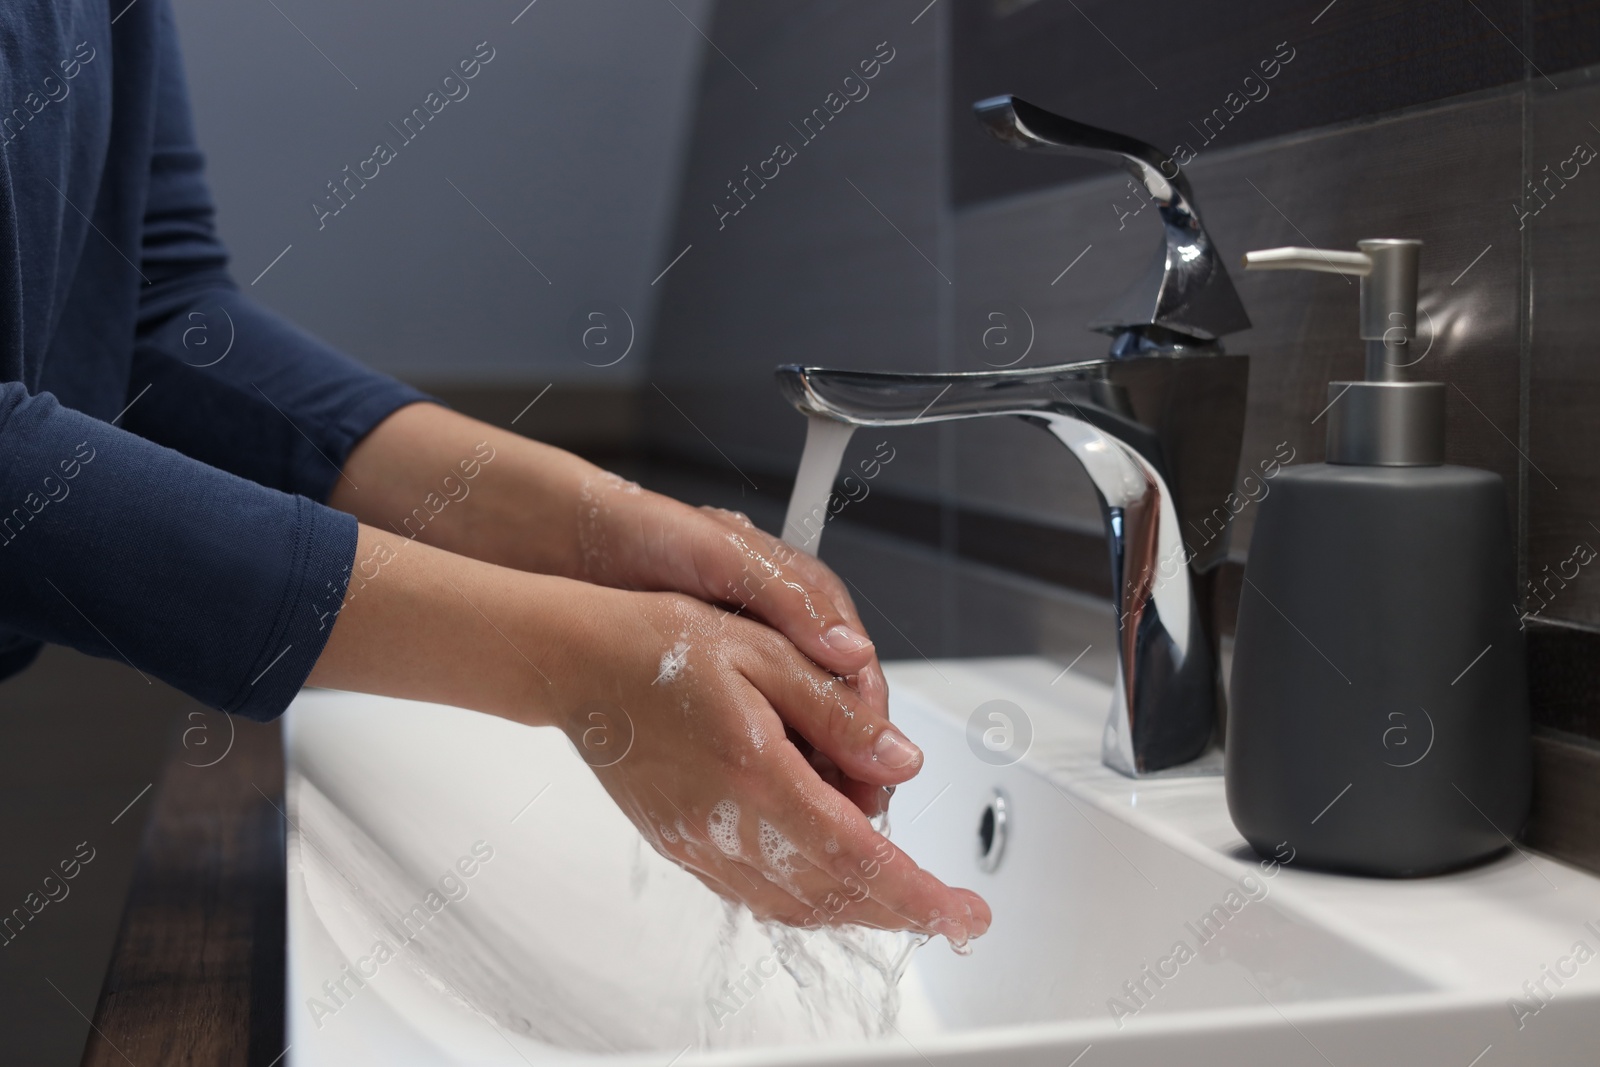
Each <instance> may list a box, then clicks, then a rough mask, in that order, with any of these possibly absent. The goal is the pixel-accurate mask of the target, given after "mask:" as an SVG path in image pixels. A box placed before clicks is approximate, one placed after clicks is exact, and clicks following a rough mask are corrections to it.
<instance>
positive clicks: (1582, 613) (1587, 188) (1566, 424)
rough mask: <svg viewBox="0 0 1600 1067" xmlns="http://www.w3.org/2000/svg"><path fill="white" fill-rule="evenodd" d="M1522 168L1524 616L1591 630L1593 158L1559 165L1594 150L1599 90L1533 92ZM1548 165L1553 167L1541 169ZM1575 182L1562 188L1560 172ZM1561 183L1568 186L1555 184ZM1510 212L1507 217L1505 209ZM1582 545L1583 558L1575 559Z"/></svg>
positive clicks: (1596, 193)
mask: <svg viewBox="0 0 1600 1067" xmlns="http://www.w3.org/2000/svg"><path fill="white" fill-rule="evenodd" d="M1530 114H1531V119H1532V123H1531V125H1532V129H1531V137H1530V151H1529V159H1530V167H1529V169H1530V170H1531V171H1532V172H1533V173H1534V174H1535V175H1537V176H1538V177H1539V178H1540V179H1541V180H1545V179H1547V178H1548V177H1549V175H1550V174H1555V175H1556V180H1554V181H1551V182H1550V185H1549V187H1548V190H1546V189H1545V188H1544V187H1543V186H1542V185H1541V194H1542V195H1543V196H1544V197H1545V198H1546V199H1547V201H1548V202H1547V203H1546V204H1544V206H1542V207H1541V206H1540V201H1538V200H1535V199H1533V197H1532V196H1531V195H1530V197H1529V201H1528V204H1527V209H1537V211H1538V213H1537V214H1535V215H1532V216H1531V217H1530V218H1529V220H1528V223H1529V231H1530V235H1531V257H1530V263H1531V270H1532V289H1533V294H1534V304H1533V322H1532V334H1531V378H1530V383H1529V397H1528V403H1529V409H1528V458H1529V461H1530V463H1532V464H1533V465H1534V469H1532V470H1530V471H1529V474H1528V567H1527V578H1528V580H1529V582H1530V583H1531V584H1532V586H1533V589H1532V590H1531V591H1529V595H1528V600H1527V605H1528V607H1527V610H1529V611H1531V612H1536V613H1537V614H1538V615H1539V616H1541V617H1543V618H1547V619H1555V620H1566V621H1571V622H1578V623H1583V624H1586V625H1589V626H1595V625H1600V561H1597V562H1591V563H1588V564H1587V565H1584V564H1583V563H1582V561H1583V559H1584V558H1586V557H1587V554H1588V552H1593V551H1594V550H1596V549H1600V530H1596V528H1595V527H1596V526H1600V419H1597V418H1596V413H1597V412H1600V362H1597V359H1596V352H1595V347H1596V345H1595V328H1594V324H1593V319H1594V314H1595V304H1594V301H1595V293H1596V292H1597V291H1600V259H1597V258H1596V251H1595V235H1596V233H1597V232H1600V158H1597V159H1595V160H1594V161H1592V162H1590V163H1589V164H1587V165H1586V166H1579V165H1577V164H1575V163H1574V164H1572V165H1570V166H1569V165H1567V162H1566V161H1568V160H1570V159H1572V157H1573V151H1574V148H1576V147H1577V146H1578V145H1580V144H1582V145H1584V146H1586V147H1588V148H1589V149H1591V150H1593V149H1600V131H1597V130H1596V129H1595V124H1596V116H1600V85H1596V84H1592V83H1591V84H1587V85H1584V84H1577V85H1567V86H1565V87H1563V88H1562V89H1561V90H1560V91H1554V92H1552V91H1548V89H1546V90H1545V91H1540V92H1536V93H1535V94H1534V96H1533V98H1532V101H1531V108H1530ZM1546 167H1549V168H1550V171H1548V172H1547V171H1545V168H1546ZM1563 170H1565V172H1566V173H1567V174H1568V175H1572V173H1573V172H1574V171H1576V172H1577V173H1576V176H1575V177H1572V178H1571V180H1570V181H1567V182H1563V181H1562V180H1561V179H1560V172H1561V171H1563ZM1563 185H1565V187H1564V188H1563ZM1507 213H1508V214H1510V211H1509V209H1507ZM1580 546H1582V547H1584V548H1586V549H1587V550H1588V551H1587V552H1585V553H1583V554H1579V555H1577V556H1576V558H1575V550H1577V549H1579V548H1580Z"/></svg>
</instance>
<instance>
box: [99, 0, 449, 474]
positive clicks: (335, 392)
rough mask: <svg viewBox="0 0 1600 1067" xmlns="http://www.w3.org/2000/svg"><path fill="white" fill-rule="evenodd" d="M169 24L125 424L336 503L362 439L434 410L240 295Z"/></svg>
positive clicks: (164, 34) (168, 20)
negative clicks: (397, 417)
mask: <svg viewBox="0 0 1600 1067" xmlns="http://www.w3.org/2000/svg"><path fill="white" fill-rule="evenodd" d="M160 19H161V32H160V33H159V35H158V40H159V42H160V49H161V54H160V55H159V57H158V68H159V71H160V74H159V77H158V79H157V84H156V87H155V91H156V94H157V99H156V108H155V123H154V147H153V152H152V156H151V164H150V190H149V195H148V199H147V202H146V208H145V219H144V230H143V238H142V248H141V253H140V265H141V267H142V269H143V271H144V274H145V276H146V277H148V279H149V284H148V285H145V286H143V287H142V288H141V299H140V309H139V325H138V343H137V346H136V347H135V349H134V358H133V367H132V374H131V377H130V380H129V384H128V397H127V399H128V401H130V402H132V401H134V400H135V398H136V397H137V398H138V400H137V402H136V403H133V406H132V407H131V408H130V409H129V410H128V412H127V415H126V417H125V419H124V420H123V425H124V426H126V427H127V428H128V429H130V430H132V431H134V432H135V433H137V434H139V435H141V436H143V437H146V438H149V439H150V440H152V441H156V442H158V443H160V444H164V445H167V446H169V447H171V448H174V449H177V450H178V451H180V452H183V453H184V454H185V455H189V456H193V457H195V458H196V459H200V460H203V461H205V462H206V463H208V464H210V465H211V466H213V467H217V468H220V469H222V470H226V471H230V472H232V473H234V474H238V475H240V476H241V477H244V478H248V479H250V480H251V481H255V482H259V483H260V484H262V485H267V486H271V487H273V488H275V489H281V490H283V491H284V492H289V493H300V494H303V495H305V496H308V497H310V498H312V499H313V500H317V501H324V500H326V499H327V497H328V493H329V491H330V490H331V489H332V487H333V484H334V482H335V481H336V480H337V479H338V477H339V476H340V475H339V471H340V469H341V468H342V467H343V466H344V462H345V459H346V457H347V456H348V455H349V453H350V450H351V449H352V448H353V447H354V446H355V445H356V443H357V442H359V441H360V440H361V438H362V437H364V436H365V435H366V434H367V433H368V432H369V431H370V430H371V429H372V428H373V427H374V426H376V425H377V424H378V423H379V422H381V421H382V420H383V419H384V418H385V417H386V416H388V415H389V414H391V413H392V412H394V411H395V409H397V408H399V407H402V406H404V405H406V404H411V403H415V402H417V401H422V400H427V399H429V398H428V397H426V396H425V395H424V394H422V393H420V392H418V391H417V390H415V389H412V388H411V387H409V386H406V385H402V384H401V383H400V382H397V381H395V380H394V379H393V378H390V377H388V376H387V375H383V374H379V373H377V372H375V371H372V370H370V369H368V368H366V367H363V366H362V365H361V364H359V363H357V362H355V361H354V360H352V359H350V358H348V357H347V356H345V355H343V354H341V353H339V352H337V351H336V350H334V349H333V348H331V347H330V346H328V345H326V344H324V343H322V342H321V341H318V340H317V339H315V338H313V337H311V336H310V335H308V334H306V333H304V332H302V331H301V330H299V329H297V328H295V327H294V326H292V325H291V324H289V323H288V322H286V321H285V320H283V319H282V318H281V317H279V316H277V315H275V314H273V313H272V312H270V311H268V310H266V309H265V308H263V307H261V306H260V305H258V304H256V303H255V302H254V301H252V300H250V299H249V298H248V297H246V296H244V295H243V294H242V293H240V292H239V290H238V288H237V287H236V286H235V284H234V282H233V280H232V279H231V278H230V277H229V275H228V272H227V253H226V252H225V250H224V249H223V246H222V243H221V241H220V240H219V239H218V237H217V233H216V227H215V222H214V215H215V212H214V209H213V207H212V202H211V195H210V192H209V190H208V189H207V188H206V184H205V174H204V161H203V158H202V156H201V154H200V151H199V149H198V147H197V145H196V141H195V134H194V126H193V120H192V119H191V117H190V112H189V101H188V96H187V92H186V89H185V83H184V76H183V68H182V60H181V58H180V56H179V53H178V44H177V34H176V31H175V28H174V26H173V24H172V13H171V10H170V9H169V7H168V5H167V4H166V3H163V4H162V5H161V14H160ZM286 266H287V265H286ZM286 266H285V267H280V268H279V269H280V270H282V269H286Z"/></svg>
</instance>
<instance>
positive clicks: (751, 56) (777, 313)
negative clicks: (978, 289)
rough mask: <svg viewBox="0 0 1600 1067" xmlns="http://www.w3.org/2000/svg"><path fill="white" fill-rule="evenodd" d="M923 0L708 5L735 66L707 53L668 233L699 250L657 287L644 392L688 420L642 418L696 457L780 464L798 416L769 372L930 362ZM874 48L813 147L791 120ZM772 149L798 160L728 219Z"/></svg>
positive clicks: (933, 84)
mask: <svg viewBox="0 0 1600 1067" xmlns="http://www.w3.org/2000/svg"><path fill="white" fill-rule="evenodd" d="M920 6H921V5H917V4H901V3H883V4H873V5H861V4H848V3H842V2H829V3H815V4H805V5H756V4H719V5H717V17H716V22H715V26H714V28H713V29H712V31H711V34H712V37H713V38H714V39H715V40H716V41H717V43H718V46H719V47H720V48H721V49H722V51H723V52H724V53H726V55H727V59H724V58H723V56H722V55H720V54H718V53H717V52H715V51H711V52H708V53H707V55H706V60H705V65H704V71H703V80H702V85H701V92H700V102H699V108H698V117H697V121H696V124H695V131H694V136H693V141H692V144H691V146H690V153H689V164H688V170H687V173H686V175H685V177H684V181H683V195H682V207H681V209H680V212H679V219H678V225H677V238H676V239H675V243H676V245H677V246H678V247H683V246H686V245H690V244H692V245H693V249H692V250H691V251H690V252H689V253H688V255H686V256H685V257H684V258H683V260H682V261H681V262H680V263H679V264H678V265H677V266H676V267H675V268H673V270H672V271H671V272H670V273H669V274H668V275H667V277H666V278H664V279H663V280H662V281H661V283H660V285H662V286H665V287H666V292H665V293H664V294H663V306H662V312H661V317H660V327H659V332H660V342H659V343H658V344H657V346H656V348H655V352H654V365H653V375H654V381H655V382H656V383H657V384H658V385H659V387H660V389H661V390H662V391H663V392H665V393H667V394H669V395H670V396H671V399H672V401H673V402H674V403H675V404H677V405H678V407H679V408H681V409H682V410H681V411H675V410H674V409H673V408H672V407H670V406H668V405H666V404H664V403H657V404H656V405H653V406H651V407H647V409H646V412H645V415H646V418H647V419H648V420H650V422H649V425H651V427H652V431H653V433H655V434H656V435H658V438H659V439H662V440H665V441H670V442H672V443H673V444H674V445H676V446H678V447H682V448H686V449H690V450H698V451H700V452H706V451H708V445H707V442H706V438H709V439H710V440H711V441H713V442H715V443H716V445H717V446H718V447H719V448H721V449H723V450H724V451H726V452H727V453H728V454H729V455H730V456H732V457H733V458H735V459H736V460H740V461H744V460H751V461H759V462H764V463H767V464H770V465H774V466H777V467H779V468H783V469H789V468H792V465H793V464H794V462H795V457H796V456H797V455H798V454H799V445H800V441H801V438H802V434H803V428H804V421H803V420H802V419H800V418H799V417H798V416H797V415H796V414H795V413H794V411H793V410H792V409H791V408H789V407H788V406H787V405H786V404H784V403H783V401H782V400H781V399H780V398H779V396H778V393H777V390H776V388H775V387H774V385H773V382H772V370H773V367H774V366H776V365H777V364H779V363H786V362H802V363H826V364H832V365H836V366H851V367H905V368H910V367H917V368H927V367H931V366H934V365H936V361H937V352H938V348H939V339H940V330H939V328H938V308H939V303H938V302H939V299H940V297H939V289H940V288H943V287H945V286H946V285H947V284H948V283H947V282H946V281H945V280H944V278H943V277H941V274H940V270H941V268H939V267H936V266H935V265H934V264H935V263H937V262H939V261H940V258H941V254H940V215H941V210H942V208H941V205H942V204H943V191H942V190H943V185H942V182H943V178H942V159H943V156H942V151H943V148H942V137H943V125H942V121H941V114H942V112H941V103H940V100H941V97H940V93H939V85H940V74H939V70H940V68H939V63H938V32H939V31H938V26H939V23H938V20H937V19H936V18H934V17H931V16H930V17H928V18H925V19H922V20H921V21H919V22H918V23H917V24H915V25H912V24H911V18H912V17H913V16H914V15H915V14H916V13H917V8H918V7H920ZM880 42H888V45H887V47H888V48H890V49H893V57H894V58H893V59H892V60H891V61H890V62H889V63H888V64H887V65H885V66H884V67H883V68H882V69H881V70H880V71H879V72H878V74H877V77H875V78H874V79H872V80H871V81H870V82H867V83H865V84H866V85H867V86H868V88H869V90H870V91H869V93H868V95H867V96H866V97H865V98H864V99H861V100H859V101H858V102H855V103H850V104H847V105H845V107H844V109H843V110H842V111H841V112H840V113H839V114H838V115H837V116H836V117H835V118H833V119H832V120H831V121H830V122H829V123H828V125H827V127H826V128H825V129H824V130H823V132H822V133H821V134H820V135H819V136H817V137H816V138H815V139H814V140H813V141H811V142H810V143H806V142H805V141H804V140H803V139H802V137H801V135H800V134H799V133H798V132H797V131H796V130H795V128H794V127H793V126H791V123H793V124H795V125H796V126H798V125H801V124H802V123H803V120H804V118H805V116H807V115H808V114H810V113H811V111H812V109H814V108H817V107H822V106H824V105H825V101H826V98H827V96H828V94H829V93H831V92H835V91H842V89H843V83H844V79H845V77H846V76H847V75H850V74H851V73H852V71H855V70H856V68H857V65H858V64H859V63H860V62H861V61H862V60H867V59H871V58H872V57H873V55H874V53H875V52H876V51H877V50H878V47H879V45H880ZM734 63H737V65H738V67H739V69H740V70H742V71H744V73H745V74H746V75H748V76H749V78H751V79H753V80H754V81H755V83H756V84H758V85H759V86H760V89H759V91H757V90H755V89H752V88H751V85H750V83H749V82H747V81H746V80H745V78H744V76H742V75H741V74H740V73H739V72H738V71H735V70H734V69H733V64H734ZM854 91H855V92H857V93H858V94H859V93H860V91H861V90H860V89H859V88H856V89H854ZM778 143H784V144H788V145H790V146H792V147H793V148H794V150H795V153H796V155H795V158H794V159H793V160H792V161H791V162H789V163H788V164H786V165H784V166H782V167H781V169H780V170H779V176H778V177H777V178H775V179H774V180H773V181H771V182H770V183H769V184H768V186H767V187H766V188H764V189H762V188H759V187H753V188H754V192H755V196H754V199H753V200H751V201H750V202H749V203H748V206H746V207H744V208H743V210H742V211H740V213H739V214H738V215H736V216H733V217H729V218H727V219H720V218H719V213H718V210H717V208H716V207H714V205H716V204H723V205H727V204H729V203H731V201H730V200H729V199H728V197H729V193H728V189H727V184H726V183H727V182H729V181H731V180H734V179H736V178H738V179H742V178H743V177H744V168H745V167H746V166H749V167H751V168H759V167H760V165H761V161H762V160H764V159H767V158H768V157H770V156H771V155H772V153H773V149H774V146H775V145H776V144H778ZM767 169H768V173H770V172H771V168H770V167H769V168H767ZM852 183H853V185H852ZM880 212H881V214H880ZM925 256H926V257H927V258H924V257H925ZM930 260H932V261H933V262H930ZM945 273H946V274H948V270H945ZM649 391H651V392H653V391H654V390H653V389H652V390H649ZM696 427H698V430H697V429H696ZM702 432H703V434H704V436H702ZM907 465H909V464H907Z"/></svg>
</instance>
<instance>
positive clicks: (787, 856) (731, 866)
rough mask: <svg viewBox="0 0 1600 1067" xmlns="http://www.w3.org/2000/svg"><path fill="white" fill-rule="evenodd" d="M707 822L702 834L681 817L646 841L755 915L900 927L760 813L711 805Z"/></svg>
mask: <svg viewBox="0 0 1600 1067" xmlns="http://www.w3.org/2000/svg"><path fill="white" fill-rule="evenodd" d="M697 815H698V813H697ZM706 823H707V825H706V828H705V831H704V833H701V832H700V830H699V829H698V828H691V827H690V826H689V825H688V824H687V823H685V822H683V821H682V820H680V821H679V822H678V824H677V829H676V832H674V834H673V836H672V838H671V839H665V838H663V837H661V836H653V837H651V838H650V840H651V843H652V844H653V845H654V846H655V847H656V848H657V850H658V851H660V852H662V853H663V854H664V855H665V856H666V857H667V858H668V859H670V860H672V862H673V863H675V864H677V865H678V866H679V867H682V868H683V869H684V870H686V871H688V872H689V873H691V874H693V875H694V876H695V877H697V878H698V879H700V881H701V882H702V883H703V884H704V885H705V886H706V887H707V888H708V889H710V890H711V891H712V892H714V893H716V894H717V895H718V896H720V897H722V898H723V899H725V900H730V901H733V902H734V903H738V904H743V905H744V906H746V907H748V908H749V909H750V911H751V913H752V914H753V915H755V917H756V918H758V919H761V920H764V921H769V922H781V923H784V924H785V925H788V926H801V927H818V926H838V925H844V924H846V923H853V924H856V925H860V926H871V927H876V928H878V929H885V930H897V929H902V928H904V927H905V925H906V924H905V921H904V920H903V919H901V918H900V917H899V916H897V915H895V914H894V913H893V912H891V911H889V910H888V909H886V908H884V907H882V906H881V905H879V904H878V903H876V902H875V901H873V900H871V899H870V897H869V896H868V894H867V893H866V892H865V891H863V890H861V889H860V888H859V887H858V888H856V889H852V888H850V887H847V886H844V885H842V884H840V883H839V882H838V881H836V880H835V879H834V878H833V877H832V876H830V875H829V874H827V873H826V872H824V871H819V870H817V869H816V868H815V867H814V866H813V865H812V864H811V863H810V862H809V861H808V860H806V859H805V858H804V857H803V856H802V855H801V854H800V851H799V850H798V849H797V848H795V847H794V846H793V845H791V844H789V843H788V841H787V840H786V839H784V838H783V837H782V835H781V834H780V833H779V832H778V831H777V829H776V828H775V827H774V826H773V825H772V824H771V823H769V822H767V821H766V820H765V819H760V818H757V819H754V820H752V819H749V818H747V817H743V816H741V814H740V813H739V811H738V809H737V808H736V807H735V808H731V809H723V810H719V809H718V808H713V809H712V810H711V812H710V813H709V815H708V817H707V819H706Z"/></svg>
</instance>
